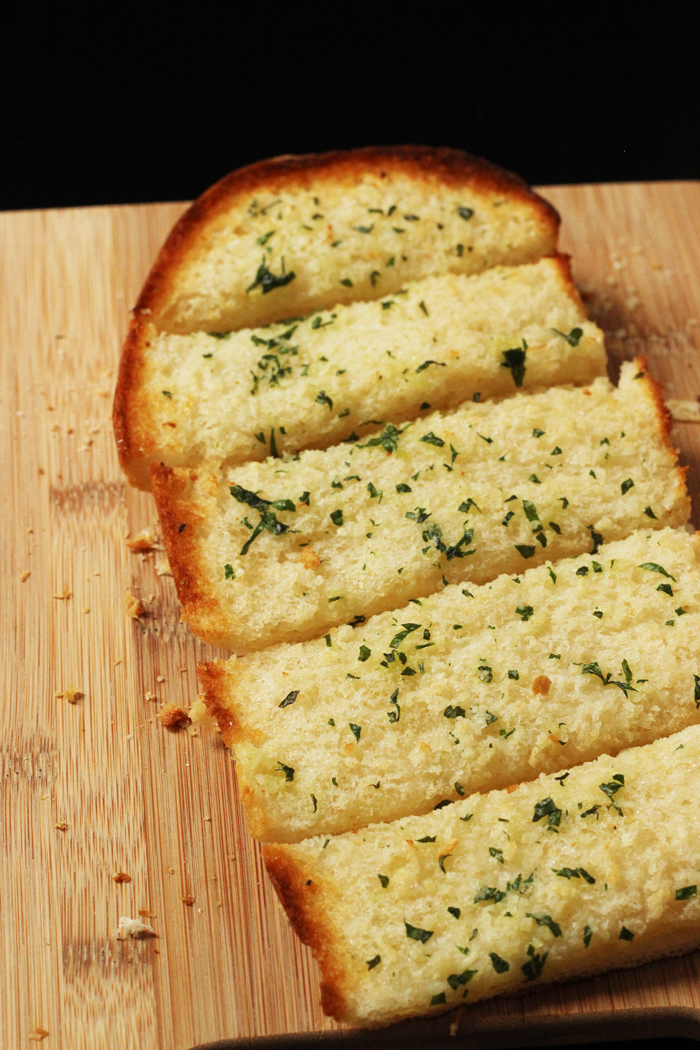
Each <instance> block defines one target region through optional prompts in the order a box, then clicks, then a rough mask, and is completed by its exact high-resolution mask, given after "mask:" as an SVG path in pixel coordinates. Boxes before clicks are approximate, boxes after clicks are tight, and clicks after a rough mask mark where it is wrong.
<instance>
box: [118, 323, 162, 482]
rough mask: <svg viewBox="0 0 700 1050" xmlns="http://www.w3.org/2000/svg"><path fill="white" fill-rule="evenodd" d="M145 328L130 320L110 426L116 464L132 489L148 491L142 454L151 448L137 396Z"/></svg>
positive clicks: (142, 360) (146, 342)
mask: <svg viewBox="0 0 700 1050" xmlns="http://www.w3.org/2000/svg"><path fill="white" fill-rule="evenodd" d="M147 331H148V324H147V322H144V321H143V319H141V318H136V319H132V321H131V324H130V325H129V333H128V335H127V337H126V342H125V343H124V348H123V350H122V356H121V360H120V362H119V374H118V377H117V388H116V390H115V392H114V405H113V407H112V425H113V427H114V438H115V441H116V443H117V454H118V455H119V464H120V466H121V468H122V470H123V471H124V473H125V474H126V476H127V478H128V479H129V481H130V483H131V484H132V485H134V486H135V487H136V488H139V489H144V490H145V491H148V490H149V489H150V487H151V483H150V475H149V473H148V467H147V465H144V464H147V461H145V459H144V453H147V452H148V451H149V450H152V448H153V442H152V440H151V441H149V435H148V430H147V428H144V427H143V426H142V425H141V420H142V416H143V406H142V404H141V401H140V398H139V392H140V391H141V390H142V389H143V384H142V378H141V377H142V375H143V369H144V364H145V351H146V350H147V349H148V339H147Z"/></svg>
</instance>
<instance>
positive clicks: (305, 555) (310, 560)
mask: <svg viewBox="0 0 700 1050" xmlns="http://www.w3.org/2000/svg"><path fill="white" fill-rule="evenodd" d="M299 558H300V561H301V564H302V565H303V566H304V568H305V569H315V568H316V567H317V566H319V565H320V564H321V559H320V558H319V556H318V554H317V553H316V551H315V550H312V549H311V547H304V548H303V550H302V552H301V554H300V555H299Z"/></svg>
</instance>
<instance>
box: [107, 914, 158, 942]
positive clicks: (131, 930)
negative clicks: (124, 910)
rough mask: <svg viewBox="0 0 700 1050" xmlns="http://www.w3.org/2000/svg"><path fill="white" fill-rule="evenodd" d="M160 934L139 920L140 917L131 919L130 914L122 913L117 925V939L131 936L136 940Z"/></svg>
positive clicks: (122, 939)
mask: <svg viewBox="0 0 700 1050" xmlns="http://www.w3.org/2000/svg"><path fill="white" fill-rule="evenodd" d="M157 936H158V934H157V933H156V931H155V930H154V929H153V928H152V927H151V926H148V925H147V924H146V923H145V922H139V920H138V919H130V918H129V916H128V915H122V917H121V918H120V920H119V925H118V927H117V940H118V941H125V940H127V938H129V937H133V938H134V939H135V940H143V939H144V938H146V937H157Z"/></svg>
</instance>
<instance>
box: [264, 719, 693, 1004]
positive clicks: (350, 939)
mask: <svg viewBox="0 0 700 1050" xmlns="http://www.w3.org/2000/svg"><path fill="white" fill-rule="evenodd" d="M698 768H700V728H698V727H696V726H693V727H691V728H689V729H686V730H684V731H683V732H681V733H678V734H677V735H674V736H671V737H668V738H666V739H662V740H658V741H657V742H656V743H653V744H650V745H649V746H647V747H643V748H632V749H630V750H628V751H624V752H622V753H621V754H619V755H618V756H617V757H616V758H610V757H608V756H604V757H601V758H599V759H598V760H597V761H595V762H592V763H590V764H587V765H583V766H579V767H578V768H576V769H572V770H570V772H569V773H568V775H565V774H559V775H558V776H556V777H554V776H541V777H540V778H539V779H538V780H536V781H534V782H531V783H528V784H521V785H520V786H518V787H515V788H514V789H510V790H507V791H494V792H491V793H490V794H488V795H472V796H471V797H470V798H466V799H464V800H463V801H460V802H458V803H456V804H454V805H452V806H448V807H447V808H445V809H442V810H440V811H439V812H436V813H432V814H429V815H426V816H422V817H412V818H409V819H407V820H401V821H396V822H394V823H392V824H388V825H387V824H378V825H373V826H372V827H370V828H366V829H364V830H363V831H361V832H358V833H349V834H346V835H342V836H339V837H337V838H334V837H318V838H314V839H310V840H306V841H305V842H302V843H300V844H298V845H293V846H284V845H275V846H267V847H266V848H265V851H264V855H265V860H266V863H267V866H268V871H269V872H270V875H271V876H272V879H273V882H274V883H275V886H276V888H277V891H278V893H279V895H280V897H281V899H282V902H283V904H284V906H285V908H286V910H287V913H288V915H289V917H290V919H291V921H292V923H293V924H294V927H295V929H296V931H297V933H298V934H299V936H300V937H301V938H302V939H303V940H304V941H305V942H306V943H307V944H310V945H311V947H312V948H313V951H314V953H315V955H316V956H317V958H318V960H319V962H320V965H321V974H322V993H323V1004H324V1007H325V1009H326V1011H327V1012H328V1013H330V1014H331V1015H332V1016H333V1017H335V1018H337V1019H338V1020H341V1021H350V1022H355V1023H360V1024H371V1025H380V1024H388V1023H389V1022H391V1021H397V1020H400V1019H401V1018H404V1017H411V1016H414V1015H417V1014H425V1013H431V1012H437V1011H441V1010H449V1009H451V1008H453V1007H455V1006H457V1005H459V1004H460V1003H463V1002H464V1001H465V999H466V1001H467V1002H473V1001H475V1000H477V999H482V998H484V997H485V996H492V995H497V994H502V993H509V994H513V993H517V992H519V991H527V990H528V989H529V988H532V987H536V986H537V985H538V984H541V983H542V982H543V981H553V980H563V979H566V978H570V977H573V976H575V975H585V974H593V973H600V972H602V971H604V970H608V969H610V968H614V967H622V966H634V965H637V964H638V963H640V962H645V961H647V960H649V959H654V958H658V957H660V956H667V955H673V954H674V953H679V952H685V951H688V950H689V949H691V948H694V947H696V946H698V945H699V944H700V897H698V883H699V882H700V879H699V878H698V865H699V863H700V860H699V857H698V847H697V843H698V841H699V840H700V782H699V781H698Z"/></svg>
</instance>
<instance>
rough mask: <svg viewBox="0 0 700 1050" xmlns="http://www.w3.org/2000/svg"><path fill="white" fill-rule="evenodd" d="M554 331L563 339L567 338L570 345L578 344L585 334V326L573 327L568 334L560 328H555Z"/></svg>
mask: <svg viewBox="0 0 700 1050" xmlns="http://www.w3.org/2000/svg"><path fill="white" fill-rule="evenodd" d="M552 331H553V332H556V333H557V335H560V336H561V337H562V339H566V341H567V343H568V344H569V346H578V344H579V342H580V340H581V336H582V335H583V328H572V329H571V331H570V332H569V334H568V335H567V334H566V333H565V332H560V331H559V329H558V328H553V329H552Z"/></svg>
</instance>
